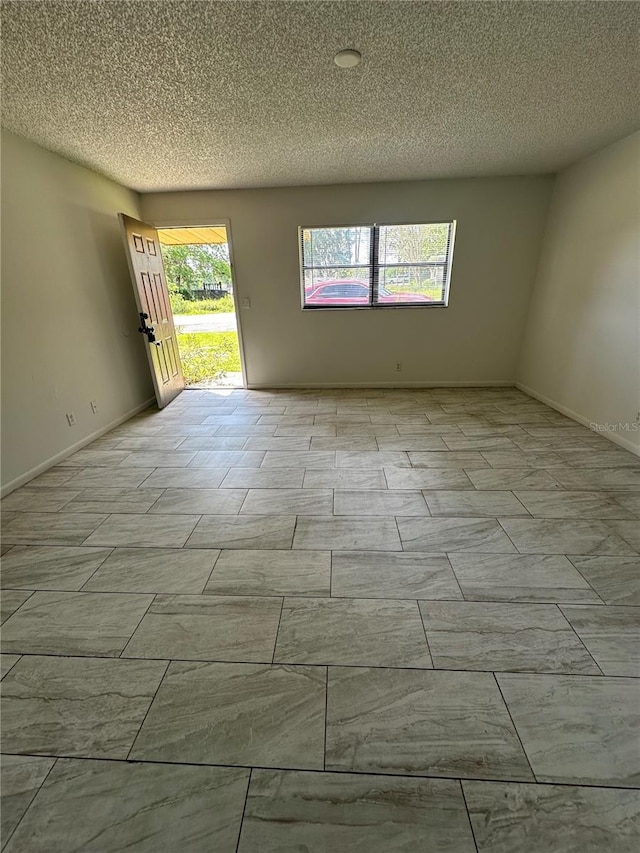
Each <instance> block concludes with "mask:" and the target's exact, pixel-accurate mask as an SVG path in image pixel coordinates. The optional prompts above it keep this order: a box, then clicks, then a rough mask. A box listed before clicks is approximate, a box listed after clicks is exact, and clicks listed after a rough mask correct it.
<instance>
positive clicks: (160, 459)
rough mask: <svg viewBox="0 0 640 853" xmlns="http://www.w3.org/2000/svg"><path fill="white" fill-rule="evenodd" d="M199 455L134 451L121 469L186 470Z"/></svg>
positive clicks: (126, 458)
mask: <svg viewBox="0 0 640 853" xmlns="http://www.w3.org/2000/svg"><path fill="white" fill-rule="evenodd" d="M196 455H197V451H193V450H192V451H190V452H188V453H180V451H179V450H174V451H161V450H157V451H154V450H134V451H132V452H131V453H127V455H126V456H125V458H124V459H123V460H122V461H121V462H120V465H119V467H121V468H127V469H129V468H184V467H185V466H187V465H188V464H189V462H191V460H192V459H194V458H195V456H196ZM220 467H224V466H222V465H221V466H220Z"/></svg>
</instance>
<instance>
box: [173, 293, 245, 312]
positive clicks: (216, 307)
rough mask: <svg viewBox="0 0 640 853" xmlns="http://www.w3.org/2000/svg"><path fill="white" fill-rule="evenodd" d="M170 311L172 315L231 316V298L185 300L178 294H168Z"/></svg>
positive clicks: (232, 309) (232, 308)
mask: <svg viewBox="0 0 640 853" xmlns="http://www.w3.org/2000/svg"><path fill="white" fill-rule="evenodd" d="M169 300H170V302H171V310H172V311H173V313H174V314H221V313H223V314H232V313H233V312H234V310H235V309H234V307H233V297H231V296H221V297H220V299H185V298H184V297H183V296H181V295H180V294H179V293H169Z"/></svg>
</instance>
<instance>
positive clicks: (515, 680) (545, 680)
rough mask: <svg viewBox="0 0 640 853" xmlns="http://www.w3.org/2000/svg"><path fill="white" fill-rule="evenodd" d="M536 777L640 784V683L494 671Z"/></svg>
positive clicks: (619, 784)
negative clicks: (639, 732) (503, 673)
mask: <svg viewBox="0 0 640 853" xmlns="http://www.w3.org/2000/svg"><path fill="white" fill-rule="evenodd" d="M497 679H498V683H499V684H500V689H501V691H502V694H503V696H504V698H505V701H506V703H507V705H508V707H509V712H510V714H511V717H512V719H513V722H514V723H515V726H516V729H517V730H518V734H519V736H520V738H521V740H522V743H523V746H524V748H525V750H526V752H527V756H528V758H529V761H530V762H531V766H532V767H533V772H534V773H535V774H536V778H537V780H538V781H539V782H563V783H569V784H585V785H603V786H617V787H625V788H637V787H639V786H640V739H639V738H638V727H639V726H640V703H639V702H638V699H639V697H640V685H639V682H638V680H637V679H634V678H607V677H604V676H593V677H590V676H582V675H524V674H522V675H519V674H514V675H498V676H497Z"/></svg>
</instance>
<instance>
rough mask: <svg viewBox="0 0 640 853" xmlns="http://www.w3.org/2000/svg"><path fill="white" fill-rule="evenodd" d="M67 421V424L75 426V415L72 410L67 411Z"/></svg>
mask: <svg viewBox="0 0 640 853" xmlns="http://www.w3.org/2000/svg"><path fill="white" fill-rule="evenodd" d="M67 423H68V424H69V426H75V423H76V416H75V415H74V414H73V412H67Z"/></svg>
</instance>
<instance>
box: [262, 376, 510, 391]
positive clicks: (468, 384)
mask: <svg viewBox="0 0 640 853" xmlns="http://www.w3.org/2000/svg"><path fill="white" fill-rule="evenodd" d="M515 384H516V383H515V381H514V380H513V379H491V380H489V379H488V380H486V381H484V380H482V381H477V380H470V381H465V382H452V381H447V382H424V381H416V382H278V383H273V382H265V383H258V382H249V383H248V384H247V390H248V391H268V390H278V389H281V388H291V389H293V390H296V389H302V390H304V389H305V388H496V387H497V388H514V387H515Z"/></svg>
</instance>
